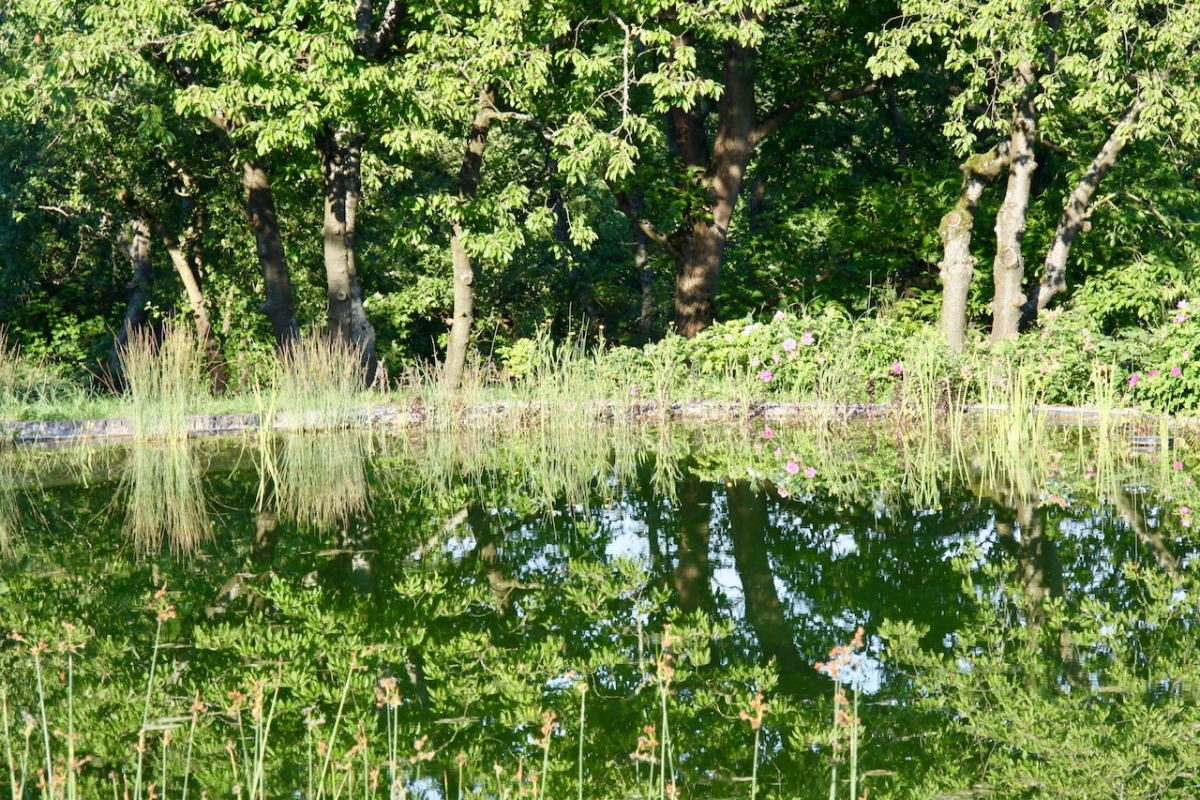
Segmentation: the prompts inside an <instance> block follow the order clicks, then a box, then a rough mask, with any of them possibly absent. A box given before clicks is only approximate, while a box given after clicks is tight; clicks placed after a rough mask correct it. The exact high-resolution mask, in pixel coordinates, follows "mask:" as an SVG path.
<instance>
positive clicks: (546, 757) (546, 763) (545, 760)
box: [458, 731, 554, 800]
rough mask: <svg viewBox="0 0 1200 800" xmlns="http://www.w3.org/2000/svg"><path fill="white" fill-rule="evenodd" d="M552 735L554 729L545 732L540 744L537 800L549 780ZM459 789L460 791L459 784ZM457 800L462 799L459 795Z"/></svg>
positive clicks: (544, 796)
mask: <svg viewBox="0 0 1200 800" xmlns="http://www.w3.org/2000/svg"><path fill="white" fill-rule="evenodd" d="M553 735H554V731H547V732H546V742H545V744H544V745H542V782H541V783H540V784H539V785H538V800H545V798H546V784H547V783H549V782H550V775H549V770H550V737H551V736H553ZM459 791H460V792H461V791H462V786H461V784H460V786H459ZM458 800H462V797H461V796H460V797H459V798H458Z"/></svg>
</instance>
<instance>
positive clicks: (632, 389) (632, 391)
mask: <svg viewBox="0 0 1200 800" xmlns="http://www.w3.org/2000/svg"><path fill="white" fill-rule="evenodd" d="M637 393H638V387H637V386H630V387H629V395H630V397H637Z"/></svg>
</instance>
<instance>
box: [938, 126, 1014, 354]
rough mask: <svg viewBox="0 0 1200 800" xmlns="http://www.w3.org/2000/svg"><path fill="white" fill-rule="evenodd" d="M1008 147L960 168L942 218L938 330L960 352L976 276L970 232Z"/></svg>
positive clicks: (974, 158) (1002, 146)
mask: <svg viewBox="0 0 1200 800" xmlns="http://www.w3.org/2000/svg"><path fill="white" fill-rule="evenodd" d="M1008 154H1009V143H1008V142H1004V143H1003V144H1000V145H998V146H996V147H993V148H992V149H991V150H990V151H988V152H987V153H983V154H982V155H974V156H971V157H970V158H968V159H967V160H966V161H965V162H964V163H963V165H962V166H961V167H960V168H959V169H960V170H961V171H962V174H963V182H962V190H961V191H960V192H959V195H958V202H957V203H955V205H954V209H953V210H952V211H950V213H948V214H946V216H944V217H942V224H941V225H940V226H939V228H938V233H939V234H941V237H942V247H943V255H942V261H941V263H940V264H938V268H939V269H940V270H941V273H940V274H941V278H942V316H941V322H940V323H939V327H940V329H941V331H942V334H943V335H944V336H945V337H946V342H947V344H949V345H950V346H951V347H952V348H954V350H955V351H957V352H962V349H963V343H964V341H965V339H966V330H967V293H968V291H969V290H970V287H971V281H972V279H973V278H974V276H975V264H976V263H977V261H978V259H976V258H975V257H974V256H973V255H971V229H972V227H973V226H974V224H975V210H976V209H977V208H978V207H979V198H980V197H982V196H983V190H984V189H986V188H987V185H988V184H989V183H991V182H992V181H993V180H995V179H996V177H997V176H998V175H999V174H1000V172H1001V171H1002V170H1003V169H1005V168H1006V167H1007V166H1008V160H1009V159H1008Z"/></svg>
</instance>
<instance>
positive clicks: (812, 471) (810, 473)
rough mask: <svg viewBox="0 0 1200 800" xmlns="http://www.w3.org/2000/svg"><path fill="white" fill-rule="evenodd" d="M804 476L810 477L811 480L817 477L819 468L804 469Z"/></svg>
mask: <svg viewBox="0 0 1200 800" xmlns="http://www.w3.org/2000/svg"><path fill="white" fill-rule="evenodd" d="M804 477H806V478H808V479H809V480H810V481H811V480H812V479H813V478H815V477H817V468H816V467H809V468H808V469H806V470H804Z"/></svg>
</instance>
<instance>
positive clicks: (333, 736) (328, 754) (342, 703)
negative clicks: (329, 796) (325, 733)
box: [317, 656, 358, 798]
mask: <svg viewBox="0 0 1200 800" xmlns="http://www.w3.org/2000/svg"><path fill="white" fill-rule="evenodd" d="M357 665H358V662H357V659H356V658H355V657H353V656H352V657H351V658H350V666H349V667H348V668H347V669H346V682H345V683H344V684H342V699H341V700H339V701H338V710H337V716H335V717H334V718H333V730H332V731H331V732H330V734H329V748H328V749H327V750H326V751H325V760H324V761H323V762H322V763H321V774H320V776H319V778H318V780H317V797H318V798H320V797H322V796H324V794H325V773H326V772H327V771H328V770H329V760H330V759H331V758H332V757H333V746H334V742H336V741H337V733H338V725H339V724H341V721H342V711H343V710H344V709H345V707H346V695H347V694H349V692H350V678H351V677H352V676H353V675H354V668H355V667H356V666H357Z"/></svg>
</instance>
